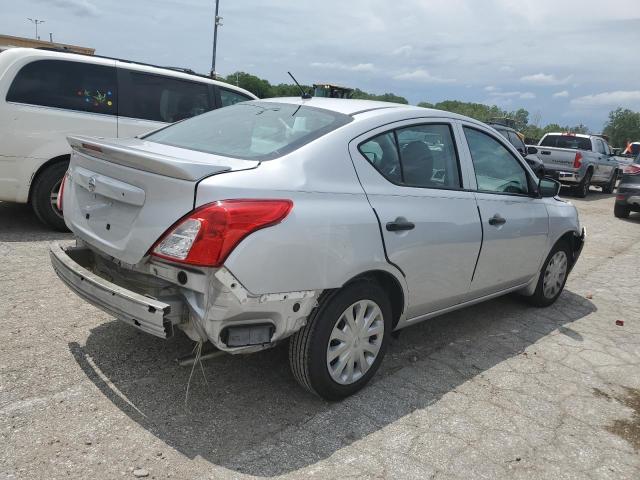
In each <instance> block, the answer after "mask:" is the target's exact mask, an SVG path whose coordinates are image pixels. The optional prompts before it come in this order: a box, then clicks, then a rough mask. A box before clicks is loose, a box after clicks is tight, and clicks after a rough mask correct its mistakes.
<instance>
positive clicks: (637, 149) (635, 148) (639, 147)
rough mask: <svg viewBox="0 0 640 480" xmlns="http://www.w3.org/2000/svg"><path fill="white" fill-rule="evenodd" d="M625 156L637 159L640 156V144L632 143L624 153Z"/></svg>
mask: <svg viewBox="0 0 640 480" xmlns="http://www.w3.org/2000/svg"><path fill="white" fill-rule="evenodd" d="M622 153H623V154H624V155H631V156H632V157H637V156H638V155H640V142H630V143H629V144H628V145H627V146H626V148H625V149H624V150H623V152H622Z"/></svg>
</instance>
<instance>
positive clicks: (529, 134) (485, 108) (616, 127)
mask: <svg viewBox="0 0 640 480" xmlns="http://www.w3.org/2000/svg"><path fill="white" fill-rule="evenodd" d="M219 80H222V81H223V82H227V83H230V84H232V85H237V86H239V87H242V88H244V89H245V90H249V91H250V92H251V93H253V94H254V95H256V96H258V97H260V98H271V97H291V96H298V95H300V89H299V88H298V86H297V85H295V84H289V83H279V84H276V85H272V84H271V83H270V82H269V81H268V80H265V79H263V78H260V77H257V76H255V75H251V74H250V73H246V72H235V73H232V74H230V75H228V76H226V77H221V78H219ZM302 88H303V89H304V91H305V92H312V87H311V86H310V85H302ZM352 98H356V99H362V100H378V101H383V102H395V103H403V104H408V103H409V102H408V100H407V99H406V98H404V97H401V96H399V95H396V94H394V93H384V94H382V95H378V94H373V93H368V92H365V91H362V90H360V89H359V88H356V89H354V90H353V92H352ZM418 106H419V107H425V108H436V109H438V110H445V111H448V112H453V113H459V114H461V115H465V116H467V117H471V118H475V119H476V120H480V121H481V122H489V121H491V120H495V119H509V120H511V121H512V122H513V124H514V128H515V129H516V130H518V131H520V132H521V133H522V134H524V136H525V139H526V142H527V143H536V142H537V141H538V140H540V138H542V137H543V135H544V134H546V133H549V132H572V133H591V132H590V131H589V129H588V128H587V127H586V126H585V125H582V124H579V125H573V126H571V125H560V124H557V123H550V124H547V125H545V126H544V127H542V126H540V125H538V123H539V122H537V121H533V122H531V121H530V118H529V116H530V114H529V112H528V111H527V110H525V109H524V108H519V109H517V110H514V111H508V110H504V109H502V108H500V107H498V106H496V105H485V104H483V103H473V102H461V101H459V100H445V101H443V102H438V103H435V104H432V103H429V102H420V103H418ZM603 133H604V134H605V135H608V136H609V142H610V143H611V145H613V146H615V147H624V146H625V145H626V143H627V142H628V141H640V112H634V111H632V110H629V109H623V108H618V109H616V110H613V111H612V112H610V113H609V119H608V121H607V122H606V123H605V125H604V129H603Z"/></svg>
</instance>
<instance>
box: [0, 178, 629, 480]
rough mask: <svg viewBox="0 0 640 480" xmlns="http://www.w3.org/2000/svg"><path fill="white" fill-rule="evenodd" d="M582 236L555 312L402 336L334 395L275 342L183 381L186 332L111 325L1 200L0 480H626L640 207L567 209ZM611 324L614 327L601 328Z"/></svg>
mask: <svg viewBox="0 0 640 480" xmlns="http://www.w3.org/2000/svg"><path fill="white" fill-rule="evenodd" d="M572 201H574V203H576V204H577V206H578V208H579V210H580V214H581V217H582V220H583V223H584V224H585V225H586V226H587V229H588V234H589V236H588V240H587V244H586V246H585V249H584V252H583V255H582V257H581V259H580V261H579V262H578V265H577V266H576V268H575V270H574V272H573V273H572V275H571V277H570V279H569V282H568V284H567V288H566V290H565V292H564V293H563V294H562V296H561V297H560V299H559V301H558V302H557V303H556V304H555V305H554V306H553V307H551V308H548V309H542V310H538V309H533V308H530V307H528V306H526V305H525V304H523V303H522V302H521V301H519V299H517V298H515V297H513V296H507V297H504V298H501V299H497V300H494V301H490V302H487V303H485V304H481V305H478V306H475V307H471V308H468V309H465V310H462V311H459V312H454V313H451V314H448V315H445V316H443V317H439V318H437V319H434V320H431V321H429V322H426V323H423V324H420V325H417V326H414V327H412V328H410V329H408V330H404V331H403V333H402V334H401V335H400V337H399V339H397V340H394V341H393V343H392V345H391V347H390V351H389V353H388V355H387V357H386V359H385V361H384V362H383V365H382V368H381V370H380V372H379V373H378V375H377V376H376V378H375V380H374V382H373V383H372V384H371V385H370V386H369V387H368V388H366V389H365V390H364V391H362V392H360V393H359V394H358V395H356V396H354V397H352V398H350V399H347V400H345V401H343V402H341V403H327V402H324V401H321V400H319V399H316V398H314V397H311V396H309V395H307V394H306V393H304V392H303V391H302V390H301V389H299V388H298V386H297V384H296V383H295V381H294V380H293V378H292V376H291V374H290V373H289V368H288V363H287V351H286V348H282V347H280V348H276V349H274V350H271V351H268V352H264V353H260V354H256V355H252V356H246V357H231V356H225V357H221V358H217V359H214V360H210V361H207V362H205V363H204V373H205V375H206V380H207V382H205V381H204V380H203V376H202V374H201V373H199V372H196V374H194V379H193V381H192V384H191V391H190V394H189V401H188V404H187V406H185V391H186V386H187V380H188V377H189V373H190V371H189V369H188V368H184V367H178V366H177V365H176V364H175V363H174V359H175V358H176V357H178V356H181V355H184V354H186V353H189V352H190V351H191V348H192V344H191V343H190V342H189V341H188V339H186V337H184V336H181V335H179V336H177V338H174V339H172V340H170V341H163V340H160V339H157V338H154V337H151V336H149V335H146V334H143V333H139V332H138V331H136V330H135V329H133V328H131V327H129V326H127V325H124V324H122V323H120V322H118V321H115V320H112V319H111V318H110V317H109V316H108V315H106V314H104V313H102V312H101V311H99V310H97V309H95V308H94V307H92V306H90V305H88V304H86V303H85V302H83V301H82V300H80V299H79V298H78V297H76V296H75V295H74V294H73V293H71V292H70V291H69V290H68V289H67V288H66V287H65V286H64V285H63V284H62V283H61V282H60V281H59V280H58V279H57V277H56V276H55V274H54V273H53V270H52V269H51V266H50V264H49V259H48V253H47V248H48V244H49V242H50V241H52V240H60V239H63V240H64V239H70V238H71V237H70V236H69V235H64V234H56V233H51V232H48V231H47V230H45V229H44V228H43V227H41V226H40V225H39V224H38V222H37V221H36V220H35V218H34V217H33V215H32V214H31V211H30V210H29V209H28V207H25V206H19V205H12V204H6V203H0V261H1V265H0V319H1V320H2V326H3V328H2V330H1V333H0V340H1V344H2V348H1V349H0V445H1V447H0V478H2V479H8V478H11V479H13V478H20V479H35V478H43V479H44V478H46V479H54V478H100V479H103V478H104V479H108V478H136V476H139V477H144V476H145V475H147V477H146V478H157V479H160V478H179V479H187V478H194V479H209V478H211V479H213V478H215V479H218V478H245V477H249V476H257V477H271V476H285V477H288V478H345V477H358V478H373V477H375V478H387V477H388V478H420V479H424V478H438V479H441V478H442V479H445V478H451V479H454V478H459V479H470V478H474V479H475V478H491V479H497V478H510V479H511V478H540V479H551V478H553V479H560V478H567V479H570V478H576V479H582V478H586V479H595V478H611V479H626V478H628V479H638V478H640V455H639V449H640V369H639V368H638V367H639V364H640V302H639V300H638V299H639V298H640V296H639V293H640V242H638V240H639V239H640V215H639V214H635V215H632V217H631V218H630V219H629V220H627V221H624V220H619V219H616V218H614V217H613V197H612V196H611V195H604V194H602V193H600V192H596V191H594V192H592V195H591V196H590V197H588V198H587V199H586V200H578V199H573V200H572ZM616 320H623V321H624V326H617V325H616V323H615V322H616Z"/></svg>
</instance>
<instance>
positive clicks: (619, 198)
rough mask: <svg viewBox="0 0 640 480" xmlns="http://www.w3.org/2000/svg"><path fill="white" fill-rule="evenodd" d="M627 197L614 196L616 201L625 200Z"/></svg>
mask: <svg viewBox="0 0 640 480" xmlns="http://www.w3.org/2000/svg"><path fill="white" fill-rule="evenodd" d="M626 199H627V197H626V196H625V195H616V200H626Z"/></svg>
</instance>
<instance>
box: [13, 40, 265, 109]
mask: <svg viewBox="0 0 640 480" xmlns="http://www.w3.org/2000/svg"><path fill="white" fill-rule="evenodd" d="M0 53H2V57H0V59H2V60H4V59H10V60H9V62H10V63H13V61H16V60H19V59H22V58H25V57H28V58H33V59H39V60H46V59H59V60H69V61H73V62H81V63H91V64H94V65H108V66H114V65H115V66H117V67H119V68H126V69H129V70H135V71H138V72H147V73H155V74H159V75H164V76H167V77H173V78H179V79H184V80H190V81H197V82H201V83H209V84H213V85H218V86H220V87H224V88H227V89H229V90H234V91H237V92H240V93H243V94H245V95H247V96H249V97H251V98H254V99H255V98H257V97H256V96H255V95H254V94H253V93H251V92H249V91H248V90H245V89H244V88H240V87H236V86H235V85H232V84H230V83H226V82H221V81H219V80H214V79H213V78H209V77H207V76H204V75H199V74H196V73H194V72H189V71H188V70H187V69H179V68H175V67H167V66H165V67H162V66H158V65H150V64H146V63H138V62H134V61H131V60H125V59H121V58H112V57H103V56H100V55H85V54H82V53H75V52H60V51H57V50H46V49H41V48H27V47H11V48H8V49H7V50H3V51H2V52H0ZM1 63H2V64H4V63H5V62H1Z"/></svg>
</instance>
